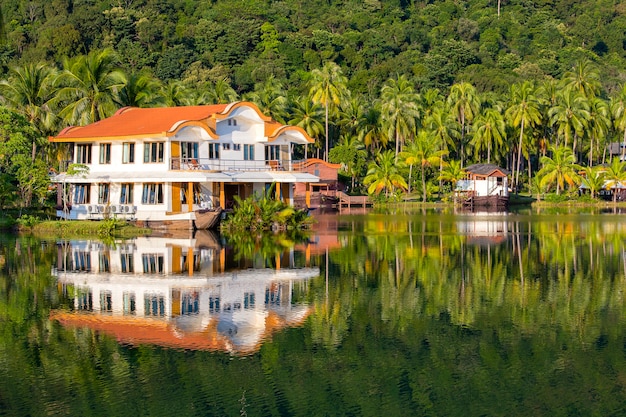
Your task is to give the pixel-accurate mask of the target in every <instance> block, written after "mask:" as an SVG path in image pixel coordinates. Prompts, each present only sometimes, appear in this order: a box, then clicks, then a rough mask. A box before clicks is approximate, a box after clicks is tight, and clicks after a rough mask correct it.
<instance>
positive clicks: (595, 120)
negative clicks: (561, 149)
mask: <svg viewBox="0 0 626 417" xmlns="http://www.w3.org/2000/svg"><path fill="white" fill-rule="evenodd" d="M609 115H610V109H609V105H608V104H607V102H606V101H604V100H603V99H601V98H598V97H594V98H592V99H591V100H589V121H588V123H587V129H586V130H585V133H586V134H587V135H588V136H589V166H590V167H591V166H593V150H594V147H598V148H599V146H598V145H599V142H600V141H601V140H604V139H605V138H606V137H607V135H608V133H609V127H610V125H611V119H610V116H609Z"/></svg>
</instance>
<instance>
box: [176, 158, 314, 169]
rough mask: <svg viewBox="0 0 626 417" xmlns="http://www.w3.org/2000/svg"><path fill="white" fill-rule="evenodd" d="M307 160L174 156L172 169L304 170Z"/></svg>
mask: <svg viewBox="0 0 626 417" xmlns="http://www.w3.org/2000/svg"><path fill="white" fill-rule="evenodd" d="M304 162H305V161H303V160H302V161H288V160H284V161H281V160H271V161H242V160H235V159H208V158H172V159H171V160H170V169H173V170H183V171H197V170H200V171H302V170H303V169H304Z"/></svg>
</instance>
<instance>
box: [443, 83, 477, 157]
mask: <svg viewBox="0 0 626 417" xmlns="http://www.w3.org/2000/svg"><path fill="white" fill-rule="evenodd" d="M448 106H449V108H450V112H451V113H452V114H453V115H454V116H455V117H456V119H457V120H458V122H459V124H460V125H461V144H460V155H459V157H460V159H461V165H464V162H465V144H466V143H465V141H466V134H467V125H468V124H470V123H471V122H472V120H474V117H475V116H476V114H477V113H478V111H479V109H480V102H479V100H478V95H477V93H476V89H475V88H474V86H473V85H472V84H470V83H467V82H462V83H457V84H453V85H452V87H450V94H449V95H448Z"/></svg>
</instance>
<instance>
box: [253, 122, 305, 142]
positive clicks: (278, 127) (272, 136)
mask: <svg viewBox="0 0 626 417" xmlns="http://www.w3.org/2000/svg"><path fill="white" fill-rule="evenodd" d="M272 128H274V129H273V130H271V129H272ZM289 130H293V131H296V132H298V133H300V134H301V135H302V136H304V139H305V140H306V141H307V142H308V143H315V139H313V138H312V137H310V136H309V135H308V134H307V133H306V131H305V130H304V129H302V128H301V127H300V126H290V125H282V124H280V123H266V124H265V136H267V141H268V142H273V141H275V140H276V139H278V137H279V136H280V135H281V134H282V133H284V132H285V131H289Z"/></svg>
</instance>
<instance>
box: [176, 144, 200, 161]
mask: <svg viewBox="0 0 626 417" xmlns="http://www.w3.org/2000/svg"><path fill="white" fill-rule="evenodd" d="M180 147H181V151H182V157H183V159H192V158H198V142H182V143H181V144H180Z"/></svg>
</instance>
